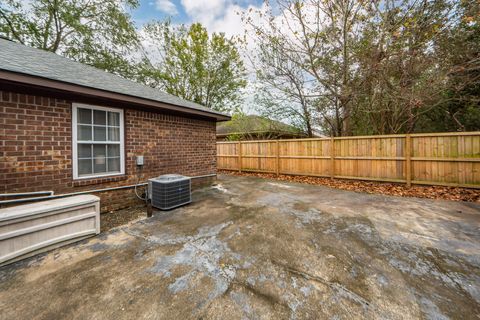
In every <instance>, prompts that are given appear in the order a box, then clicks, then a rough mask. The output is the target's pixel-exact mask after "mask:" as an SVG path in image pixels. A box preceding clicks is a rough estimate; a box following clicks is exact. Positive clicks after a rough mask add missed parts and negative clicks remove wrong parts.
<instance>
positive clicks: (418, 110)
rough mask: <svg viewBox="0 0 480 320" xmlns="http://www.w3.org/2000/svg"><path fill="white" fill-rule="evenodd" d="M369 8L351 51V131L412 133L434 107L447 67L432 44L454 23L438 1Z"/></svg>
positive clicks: (448, 8)
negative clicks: (353, 75) (353, 72)
mask: <svg viewBox="0 0 480 320" xmlns="http://www.w3.org/2000/svg"><path fill="white" fill-rule="evenodd" d="M382 4H383V5H381V6H380V5H377V6H373V7H372V8H371V18H370V19H369V20H368V21H366V23H365V27H364V28H363V32H362V35H361V40H360V43H359V47H358V49H357V52H356V58H357V61H358V73H357V78H356V81H355V86H354V87H353V91H354V92H355V94H354V104H355V105H356V108H355V112H356V114H355V115H354V116H353V119H354V122H355V123H354V130H353V132H354V133H355V134H388V133H411V132H414V131H416V128H417V127H418V121H419V119H420V118H421V117H422V116H423V115H425V114H427V113H431V112H433V111H434V109H435V108H436V107H437V104H438V100H439V99H440V96H441V95H442V92H443V90H444V83H445V82H446V79H447V76H448V67H447V66H445V65H444V64H440V63H439V61H438V59H437V57H436V52H435V50H432V47H433V45H434V43H435V41H436V40H437V39H438V38H439V37H440V36H441V35H442V34H443V33H444V32H446V30H448V29H449V28H450V24H451V23H453V21H454V20H453V19H452V18H453V17H452V11H453V7H452V5H451V4H450V3H448V2H445V1H442V0H437V1H427V0H423V1H417V2H411V1H408V0H405V1H385V2H382Z"/></svg>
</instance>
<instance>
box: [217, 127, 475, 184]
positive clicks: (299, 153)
mask: <svg viewBox="0 0 480 320" xmlns="http://www.w3.org/2000/svg"><path fill="white" fill-rule="evenodd" d="M217 167H218V169H222V170H237V171H251V172H265V173H276V174H290V175H304V176H318V177H331V178H341V179H358V180H375V181H386V182H400V183H406V184H407V185H409V186H410V185H411V184H426V185H446V186H462V187H469V188H480V132H455V133H421V134H399V135H378V136H353V137H337V138H312V139H290V140H259V141H240V142H217Z"/></svg>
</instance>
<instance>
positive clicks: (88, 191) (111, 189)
mask: <svg viewBox="0 0 480 320" xmlns="http://www.w3.org/2000/svg"><path fill="white" fill-rule="evenodd" d="M216 175H217V174H215V173H213V174H206V175H203V176H194V177H191V178H192V179H199V178H208V177H215V176H216ZM147 184H148V182H143V183H138V184H131V185H128V186H120V187H111V188H103V189H94V190H85V191H78V192H71V193H64V194H57V195H53V191H35V192H38V193H41V194H46V193H50V192H51V193H52V194H51V195H49V196H43V197H33V198H24V199H13V200H2V201H0V204H10V203H22V202H29V201H37V200H49V199H57V198H65V197H69V196H77V195H80V194H89V193H97V192H106V191H113V190H120V189H129V188H135V187H138V186H145V185H147ZM13 194H14V193H7V194H3V195H2V196H6V195H13ZM25 194H26V195H28V194H30V193H25ZM31 194H35V193H31ZM16 195H17V196H18V195H21V194H18V193H17V194H16Z"/></svg>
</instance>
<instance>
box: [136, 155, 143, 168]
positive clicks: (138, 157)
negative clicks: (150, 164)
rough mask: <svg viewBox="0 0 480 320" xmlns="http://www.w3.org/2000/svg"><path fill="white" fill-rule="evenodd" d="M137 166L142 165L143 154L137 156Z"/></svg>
mask: <svg viewBox="0 0 480 320" xmlns="http://www.w3.org/2000/svg"><path fill="white" fill-rule="evenodd" d="M137 166H143V156H137Z"/></svg>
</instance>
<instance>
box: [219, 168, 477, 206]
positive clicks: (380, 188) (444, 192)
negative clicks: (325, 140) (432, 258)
mask: <svg viewBox="0 0 480 320" xmlns="http://www.w3.org/2000/svg"><path fill="white" fill-rule="evenodd" d="M219 173H223V174H230V175H235V176H251V177H259V178H264V179H275V180H281V181H290V182H298V183H308V184H314V185H322V186H327V187H331V188H336V189H342V190H350V191H357V192H366V193H378V194H384V195H391V196H400V197H417V198H428V199H442V200H453V201H468V202H479V203H480V190H479V189H469V188H458V187H443V186H412V187H410V188H409V187H407V186H406V185H403V184H396V183H383V182H370V181H360V180H346V179H331V178H321V177H308V176H290V175H279V176H277V175H275V174H271V173H254V172H241V173H240V172H238V171H225V170H221V171H219Z"/></svg>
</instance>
